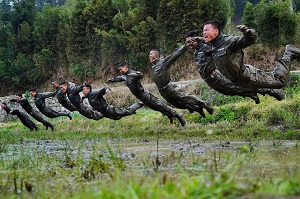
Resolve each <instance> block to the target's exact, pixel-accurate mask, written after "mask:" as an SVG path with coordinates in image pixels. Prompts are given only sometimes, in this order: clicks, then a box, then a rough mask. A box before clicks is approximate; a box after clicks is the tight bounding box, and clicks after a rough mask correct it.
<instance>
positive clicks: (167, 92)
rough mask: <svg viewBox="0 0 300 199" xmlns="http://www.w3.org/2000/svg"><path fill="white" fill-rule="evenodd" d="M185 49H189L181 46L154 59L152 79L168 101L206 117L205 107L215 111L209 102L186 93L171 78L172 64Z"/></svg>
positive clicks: (209, 110) (210, 111)
mask: <svg viewBox="0 0 300 199" xmlns="http://www.w3.org/2000/svg"><path fill="white" fill-rule="evenodd" d="M185 51H187V48H186V47H185V46H181V47H180V48H178V49H177V50H175V51H174V52H173V53H172V54H170V55H168V56H167V57H166V58H161V59H158V60H156V61H154V62H153V66H152V79H153V81H154V82H155V84H156V86H157V87H158V90H159V93H160V94H161V96H163V98H164V99H165V100H166V101H167V102H169V103H170V104H172V105H173V106H175V107H176V108H180V109H188V110H189V111H190V112H194V111H197V112H198V113H200V114H201V115H202V116H203V117H205V114H204V112H203V108H205V109H206V110H207V111H208V112H209V113H210V114H212V113H213V109H212V108H211V107H210V106H209V104H208V103H207V102H205V101H203V100H202V99H200V98H198V97H196V96H194V95H190V94H188V93H186V92H185V91H184V90H183V89H182V88H179V87H178V86H177V85H176V84H175V83H172V82H171V80H170V79H171V78H170V69H171V64H173V63H174V62H175V61H176V60H177V59H178V58H179V57H180V55H182V54H183V53H184V52H185Z"/></svg>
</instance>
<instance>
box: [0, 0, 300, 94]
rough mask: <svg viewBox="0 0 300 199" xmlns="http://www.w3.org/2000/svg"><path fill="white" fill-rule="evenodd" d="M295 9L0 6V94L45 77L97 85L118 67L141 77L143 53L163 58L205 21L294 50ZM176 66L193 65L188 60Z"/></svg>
mask: <svg viewBox="0 0 300 199" xmlns="http://www.w3.org/2000/svg"><path fill="white" fill-rule="evenodd" d="M299 9H300V0H286V1H283V0H282V1H280V0H264V1H259V0H248V1H247V0H184V1H183V0H90V1H88V0H85V1H83V0H12V1H10V0H2V1H1V3H0V78H1V87H0V94H1V95H7V94H14V93H15V92H24V91H26V90H27V89H29V88H31V87H38V88H40V89H42V88H45V86H46V85H49V81H50V80H51V79H52V78H55V79H59V80H66V79H71V78H73V77H76V79H78V81H81V80H83V79H85V78H86V77H89V78H90V79H93V80H98V81H100V82H101V81H102V82H104V81H105V80H106V79H107V78H108V77H111V76H112V75H116V74H117V71H116V64H117V63H118V62H119V61H124V60H126V61H128V62H129V63H130V65H131V66H132V67H134V68H135V69H137V70H140V71H143V72H144V73H146V74H147V72H148V68H149V63H148V52H149V50H150V49H152V48H157V49H160V50H161V51H162V52H163V54H168V53H170V52H172V51H173V50H174V48H176V47H177V46H178V45H180V44H182V43H183V42H184V35H185V34H186V33H187V32H188V31H190V30H196V31H198V32H200V33H201V30H202V27H203V23H204V22H205V21H207V20H210V19H217V20H219V21H220V22H221V24H222V26H223V29H224V33H228V34H231V33H233V31H234V30H235V29H234V27H235V25H237V24H240V23H243V24H246V25H248V26H249V27H251V28H255V29H256V30H257V32H258V34H259V40H258V43H260V44H262V45H263V46H265V47H268V48H270V49H279V48H282V46H284V45H285V44H287V43H294V44H298V43H300V42H299V39H297V38H300V37H299V36H300V35H299V25H298V24H300V23H299ZM262 49H264V48H262ZM257 53H259V52H257ZM179 62H180V63H182V64H185V65H186V64H187V63H193V60H192V53H187V55H185V56H184V57H183V58H182V59H180V60H179Z"/></svg>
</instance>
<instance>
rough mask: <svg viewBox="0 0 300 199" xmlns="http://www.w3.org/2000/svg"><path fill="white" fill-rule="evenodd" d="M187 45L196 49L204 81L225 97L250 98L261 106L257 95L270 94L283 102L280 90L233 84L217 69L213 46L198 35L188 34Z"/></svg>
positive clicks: (196, 57) (198, 65) (195, 54)
mask: <svg viewBox="0 0 300 199" xmlns="http://www.w3.org/2000/svg"><path fill="white" fill-rule="evenodd" d="M186 43H187V45H188V47H189V48H191V49H194V50H195V53H194V56H195V60H196V62H197V67H198V71H199V73H200V76H201V77H202V78H203V80H204V81H205V82H206V83H207V84H208V85H209V86H210V87H211V88H213V89H214V90H216V91H218V92H220V93H222V94H224V95H239V96H242V97H250V98H251V99H253V100H254V101H255V102H256V104H259V98H258V96H257V93H260V94H262V95H265V94H269V95H270V96H273V97H275V98H276V99H277V100H282V99H283V95H282V92H281V90H280V89H270V88H260V89H253V88H244V87H241V86H239V85H236V84H234V83H232V82H231V81H230V80H229V79H227V78H226V77H225V76H224V75H222V74H221V73H220V71H219V70H218V69H217V68H216V66H215V63H214V61H213V58H212V51H211V46H210V45H207V44H204V43H203V42H201V38H200V37H199V35H198V33H197V32H195V31H191V32H189V33H187V34H186Z"/></svg>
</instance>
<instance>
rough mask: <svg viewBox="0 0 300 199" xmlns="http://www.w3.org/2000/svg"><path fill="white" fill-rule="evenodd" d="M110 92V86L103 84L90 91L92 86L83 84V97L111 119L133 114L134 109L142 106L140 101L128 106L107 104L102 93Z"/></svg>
mask: <svg viewBox="0 0 300 199" xmlns="http://www.w3.org/2000/svg"><path fill="white" fill-rule="evenodd" d="M109 92H110V88H109V87H108V86H105V87H104V88H102V89H100V90H98V91H92V87H91V85H89V84H86V85H84V87H83V91H82V93H83V95H84V97H83V99H84V98H87V99H88V100H89V103H90V105H91V106H92V107H93V108H94V109H96V110H97V111H99V112H101V113H102V114H103V115H104V117H107V118H109V119H113V120H119V119H121V118H122V117H124V116H128V115H132V114H135V111H136V110H137V109H139V108H141V107H142V106H143V103H142V102H139V103H134V104H133V105H131V106H129V107H128V108H126V109H124V108H118V107H115V106H113V105H110V104H107V102H106V100H105V99H104V97H103V96H104V95H105V94H106V93H109Z"/></svg>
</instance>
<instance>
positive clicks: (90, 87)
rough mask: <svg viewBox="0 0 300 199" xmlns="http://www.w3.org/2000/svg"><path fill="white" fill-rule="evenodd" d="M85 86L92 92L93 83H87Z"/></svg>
mask: <svg viewBox="0 0 300 199" xmlns="http://www.w3.org/2000/svg"><path fill="white" fill-rule="evenodd" d="M84 87H86V88H88V89H90V92H92V86H91V85H89V84H86V85H84Z"/></svg>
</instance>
